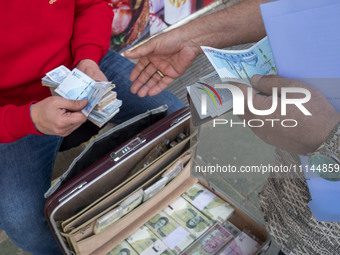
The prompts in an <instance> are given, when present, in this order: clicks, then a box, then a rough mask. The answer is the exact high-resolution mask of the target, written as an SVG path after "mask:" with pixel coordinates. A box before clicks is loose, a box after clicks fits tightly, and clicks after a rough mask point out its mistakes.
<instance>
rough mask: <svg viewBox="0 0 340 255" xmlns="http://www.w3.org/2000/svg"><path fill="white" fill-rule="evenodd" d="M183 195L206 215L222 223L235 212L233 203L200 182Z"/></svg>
mask: <svg viewBox="0 0 340 255" xmlns="http://www.w3.org/2000/svg"><path fill="white" fill-rule="evenodd" d="M182 197H183V198H185V199H186V200H187V201H188V202H190V203H191V204H192V205H193V206H195V207H196V208H197V209H198V210H199V211H201V212H202V213H203V214H204V215H206V216H207V217H209V218H210V219H212V220H215V221H219V222H220V223H224V222H225V221H226V220H227V219H228V218H229V217H230V216H231V215H232V214H233V212H234V208H233V207H232V206H231V205H229V204H228V203H227V202H225V201H224V200H223V199H221V198H220V197H218V196H216V195H215V194H214V193H212V192H211V191H210V190H208V189H206V188H204V187H203V186H202V185H201V184H199V183H196V184H195V185H194V186H192V187H191V188H190V189H188V190H187V191H186V192H185V193H184V194H183V195H182Z"/></svg>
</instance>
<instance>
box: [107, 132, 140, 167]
mask: <svg viewBox="0 0 340 255" xmlns="http://www.w3.org/2000/svg"><path fill="white" fill-rule="evenodd" d="M145 141H146V138H145V137H144V136H143V135H141V134H139V135H137V137H136V138H134V139H133V140H132V141H130V142H129V143H128V144H127V145H125V146H124V147H123V148H121V149H119V150H117V151H115V152H112V153H111V154H110V157H111V158H112V159H113V161H115V162H117V161H118V160H120V159H122V158H123V157H125V156H126V155H128V154H129V153H130V152H132V151H134V150H135V149H137V148H139V147H140V146H141V145H142V144H143V143H145Z"/></svg>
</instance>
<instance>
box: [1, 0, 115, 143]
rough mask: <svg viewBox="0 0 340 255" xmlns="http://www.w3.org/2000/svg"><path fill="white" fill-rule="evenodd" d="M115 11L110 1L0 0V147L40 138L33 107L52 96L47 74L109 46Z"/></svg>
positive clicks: (93, 56)
mask: <svg viewBox="0 0 340 255" xmlns="http://www.w3.org/2000/svg"><path fill="white" fill-rule="evenodd" d="M112 18H113V11H112V7H111V6H110V4H109V1H106V0H33V1H18V0H9V1H1V2H0V23H1V25H0V32H1V39H0V61H1V64H0V143H8V142H13V141H16V140H18V139H20V138H22V137H24V136H26V135H27V134H38V132H37V131H36V129H35V128H34V126H33V123H32V120H31V118H30V105H31V104H32V102H34V101H39V100H42V99H44V98H46V97H48V96H50V95H51V94H50V90H49V88H47V87H43V86H42V85H41V78H42V77H43V76H45V74H46V73H47V72H48V71H50V70H52V69H54V68H56V67H58V66H59V65H62V64H63V65H65V66H67V67H69V68H72V67H73V66H74V65H76V64H77V63H78V62H79V61H80V60H82V59H92V60H94V61H96V62H98V61H99V60H100V59H101V58H102V57H103V56H104V55H105V53H106V51H107V50H108V48H109V42H110V36H111V24H112Z"/></svg>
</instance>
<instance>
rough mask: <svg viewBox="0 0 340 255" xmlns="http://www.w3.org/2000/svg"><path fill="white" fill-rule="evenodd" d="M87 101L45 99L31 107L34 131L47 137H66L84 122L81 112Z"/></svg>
mask: <svg viewBox="0 0 340 255" xmlns="http://www.w3.org/2000/svg"><path fill="white" fill-rule="evenodd" d="M86 104H87V100H86V99H84V100H68V99H65V98H62V97H58V96H51V97H47V98H45V99H44V100H42V101H40V102H38V103H36V104H34V105H32V108H31V119H32V122H33V124H34V126H35V127H36V129H37V130H38V131H39V132H41V133H43V134H47V135H58V136H67V135H69V134H71V133H72V132H73V131H74V130H75V129H77V128H78V127H79V126H80V125H81V124H82V123H84V122H85V121H86V117H85V115H84V114H83V113H82V112H81V110H82V109H83V108H84V107H85V106H86Z"/></svg>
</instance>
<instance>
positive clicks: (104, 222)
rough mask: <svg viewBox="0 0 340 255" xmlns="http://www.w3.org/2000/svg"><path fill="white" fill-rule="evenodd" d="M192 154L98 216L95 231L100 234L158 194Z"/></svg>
mask: <svg viewBox="0 0 340 255" xmlns="http://www.w3.org/2000/svg"><path fill="white" fill-rule="evenodd" d="M190 157H191V154H190V153H188V154H185V155H183V156H182V157H181V158H179V159H178V160H177V161H175V162H174V163H173V164H172V165H171V166H170V167H169V168H168V169H167V170H166V171H165V172H164V173H163V174H162V175H161V176H160V177H159V178H158V179H155V180H154V181H153V182H151V183H150V185H149V186H147V187H145V188H143V189H139V190H138V191H136V192H134V193H132V194H131V195H130V196H128V197H127V198H126V199H124V200H123V201H122V202H121V203H120V204H119V205H118V206H117V207H115V208H113V209H112V210H110V211H109V212H107V213H105V214H104V215H103V216H101V217H100V218H98V219H97V220H96V222H95V225H94V233H95V234H98V233H100V232H102V231H104V230H105V229H107V228H109V227H110V226H112V225H113V224H114V223H115V222H116V221H117V220H119V219H120V218H122V217H123V216H125V215H127V214H128V213H129V212H131V211H132V210H133V209H135V208H136V207H137V206H139V205H140V204H142V203H144V202H146V201H147V200H149V199H150V198H152V197H153V196H155V195H156V194H158V193H159V192H160V191H161V190H162V189H163V188H164V187H165V186H166V185H167V184H168V183H169V182H170V181H171V180H172V179H174V178H175V177H176V176H177V175H178V174H179V173H180V172H181V171H182V169H183V165H184V164H185V163H187V162H188V161H189V159H190Z"/></svg>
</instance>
